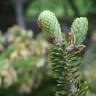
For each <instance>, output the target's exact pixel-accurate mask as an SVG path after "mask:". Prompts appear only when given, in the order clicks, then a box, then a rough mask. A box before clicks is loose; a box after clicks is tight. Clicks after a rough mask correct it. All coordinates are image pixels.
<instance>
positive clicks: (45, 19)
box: [37, 10, 62, 43]
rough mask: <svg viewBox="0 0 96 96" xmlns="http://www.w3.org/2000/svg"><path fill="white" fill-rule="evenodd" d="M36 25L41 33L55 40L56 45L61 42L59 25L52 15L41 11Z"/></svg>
mask: <svg viewBox="0 0 96 96" xmlns="http://www.w3.org/2000/svg"><path fill="white" fill-rule="evenodd" d="M37 23H38V25H39V27H40V28H42V30H43V31H46V32H48V33H49V34H50V36H51V37H53V38H55V42H56V43H60V42H61V41H62V37H61V28H60V24H59V22H58V20H57V18H56V16H55V14H54V13H52V12H50V11H48V10H46V11H43V12H42V13H41V14H40V15H39V17H38V20H37Z"/></svg>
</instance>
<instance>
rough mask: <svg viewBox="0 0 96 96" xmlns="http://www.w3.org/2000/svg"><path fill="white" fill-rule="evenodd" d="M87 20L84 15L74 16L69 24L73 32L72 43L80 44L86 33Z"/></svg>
mask: <svg viewBox="0 0 96 96" xmlns="http://www.w3.org/2000/svg"><path fill="white" fill-rule="evenodd" d="M87 30H88V20H87V18H86V17H80V18H76V19H75V20H74V22H73V24H72V26H71V31H72V32H73V33H74V43H75V44H76V45H79V44H81V43H82V42H83V41H84V39H85V37H86V34H87Z"/></svg>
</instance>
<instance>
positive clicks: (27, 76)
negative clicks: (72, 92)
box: [0, 0, 96, 96]
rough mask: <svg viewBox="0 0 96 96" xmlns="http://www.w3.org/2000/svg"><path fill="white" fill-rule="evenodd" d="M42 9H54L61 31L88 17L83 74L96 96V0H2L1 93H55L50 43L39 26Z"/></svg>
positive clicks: (25, 95)
mask: <svg viewBox="0 0 96 96" xmlns="http://www.w3.org/2000/svg"><path fill="white" fill-rule="evenodd" d="M43 10H50V11H52V12H54V13H55V14H56V16H57V18H58V20H59V22H60V24H61V28H62V32H69V31H70V25H71V23H72V22H73V20H74V19H75V18H76V17H80V16H84V17H87V18H88V21H89V30H88V35H87V37H86V40H85V41H84V44H85V45H86V46H87V47H86V48H85V50H84V51H83V52H82V59H83V60H82V63H83V65H82V74H83V75H84V77H85V79H86V80H87V81H88V84H89V89H90V91H89V93H88V96H96V74H95V73H96V0H3V1H0V30H1V32H0V96H54V90H55V89H56V81H55V80H54V79H53V78H52V72H51V70H50V64H49V61H48V58H47V50H48V46H49V42H48V40H47V38H46V34H45V33H43V32H41V30H40V29H39V28H38V26H37V22H36V20H37V18H38V15H39V14H40V12H42V11H43Z"/></svg>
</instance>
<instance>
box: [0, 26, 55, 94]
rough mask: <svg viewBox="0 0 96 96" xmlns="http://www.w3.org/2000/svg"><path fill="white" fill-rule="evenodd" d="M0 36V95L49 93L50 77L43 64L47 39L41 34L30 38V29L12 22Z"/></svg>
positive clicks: (31, 33) (52, 83)
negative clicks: (14, 24) (11, 25)
mask: <svg viewBox="0 0 96 96" xmlns="http://www.w3.org/2000/svg"><path fill="white" fill-rule="evenodd" d="M1 37H2V38H0V39H1V42H0V50H1V54H0V96H13V95H14V96H25V95H26V96H29V95H30V94H31V95H34V96H38V94H39V96H47V95H48V94H50V95H52V89H54V88H55V87H54V82H53V81H54V80H53V79H52V78H51V76H50V74H51V73H50V72H49V69H48V68H47V67H48V65H47V61H46V55H47V54H46V52H47V48H48V42H47V41H46V40H45V39H44V38H45V37H44V36H43V34H42V33H41V34H40V35H39V36H37V37H36V38H35V39H34V38H33V32H32V31H31V30H29V31H26V30H24V29H22V28H20V27H19V26H13V27H12V28H9V29H8V32H7V33H6V34H5V36H3V35H1ZM5 45H6V47H5ZM45 82H47V84H48V87H47V88H45V87H44V86H45V85H46V83H45ZM43 83H44V84H45V85H44V84H43ZM49 86H50V87H49ZM43 87H44V88H43ZM44 90H45V93H43V91H44ZM37 91H38V92H37ZM42 93H43V95H42ZM24 94H25V95H24ZM28 94H29V95H28ZM40 94H41V95H40Z"/></svg>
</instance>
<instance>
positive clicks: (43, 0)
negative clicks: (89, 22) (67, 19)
mask: <svg viewBox="0 0 96 96" xmlns="http://www.w3.org/2000/svg"><path fill="white" fill-rule="evenodd" d="M95 3H96V1H95V0H57V1H56V0H32V1H31V3H30V4H29V6H28V8H27V10H26V15H27V16H28V17H33V16H37V15H38V14H39V13H40V12H41V11H43V10H51V11H52V12H54V13H56V15H57V16H59V17H63V16H71V17H72V16H78V15H79V16H82V15H83V16H85V15H88V14H89V13H91V14H92V13H94V14H95V13H96V12H95V10H96V7H95ZM57 5H58V6H57ZM85 5H86V6H85Z"/></svg>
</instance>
